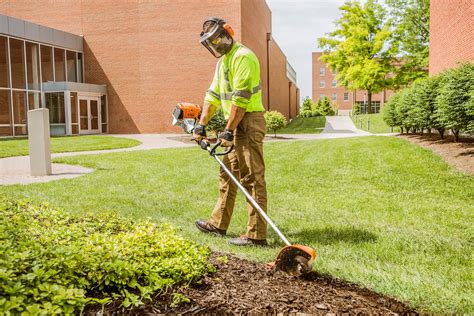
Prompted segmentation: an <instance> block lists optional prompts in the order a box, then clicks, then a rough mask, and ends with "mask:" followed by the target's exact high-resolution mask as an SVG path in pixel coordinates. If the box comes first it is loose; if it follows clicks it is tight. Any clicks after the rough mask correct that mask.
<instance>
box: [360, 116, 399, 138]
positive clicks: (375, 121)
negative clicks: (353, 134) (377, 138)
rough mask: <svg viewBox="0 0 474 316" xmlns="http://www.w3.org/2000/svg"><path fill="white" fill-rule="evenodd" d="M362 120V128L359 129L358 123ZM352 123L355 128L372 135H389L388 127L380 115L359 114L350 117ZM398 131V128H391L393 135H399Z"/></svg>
mask: <svg viewBox="0 0 474 316" xmlns="http://www.w3.org/2000/svg"><path fill="white" fill-rule="evenodd" d="M367 119H369V122H370V123H369V129H367ZM361 120H362V128H361V127H360V122H361ZM352 121H353V122H354V124H355V126H356V127H357V128H359V129H362V130H364V131H368V132H371V133H374V134H384V133H391V132H392V131H391V129H390V126H388V125H387V124H386V123H385V122H384V120H383V117H382V113H376V114H361V115H357V116H352ZM399 132H400V129H399V128H398V127H394V128H393V133H399Z"/></svg>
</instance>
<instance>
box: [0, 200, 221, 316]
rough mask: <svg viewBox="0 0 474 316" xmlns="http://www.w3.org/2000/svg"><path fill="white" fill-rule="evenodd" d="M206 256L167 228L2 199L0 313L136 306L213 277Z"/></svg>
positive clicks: (203, 251)
mask: <svg viewBox="0 0 474 316" xmlns="http://www.w3.org/2000/svg"><path fill="white" fill-rule="evenodd" d="M209 255H210V252H209V250H208V249H207V248H205V247H201V246H198V245H196V244H195V243H193V242H190V241H187V240H185V239H183V238H181V237H179V236H177V235H176V233H175V231H174V230H173V229H172V228H171V227H169V226H163V225H156V224H153V223H151V222H148V221H144V222H135V221H133V220H130V219H126V218H121V217H118V216H117V215H114V214H103V215H83V216H71V215H68V214H66V213H64V212H60V211H57V210H54V209H51V208H49V207H48V206H46V205H40V206H34V205H32V204H29V203H25V202H16V201H11V200H4V199H0V313H5V312H11V313H13V314H18V313H21V312H26V313H28V314H39V313H46V314H53V313H74V312H78V311H81V310H83V309H84V307H85V306H86V305H87V304H92V303H101V304H105V303H107V302H111V301H114V300H121V301H122V305H123V306H124V307H132V306H138V305H140V304H142V302H143V301H145V300H148V299H150V298H151V295H152V294H156V293H160V292H161V293H164V292H166V291H167V290H169V289H170V288H171V287H172V286H175V285H186V284H189V283H191V282H199V280H200V279H201V278H202V277H203V276H204V275H205V274H207V273H209V272H212V271H213V270H214V268H213V266H212V265H210V264H209V263H208V258H209Z"/></svg>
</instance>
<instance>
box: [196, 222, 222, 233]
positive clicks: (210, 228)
mask: <svg viewBox="0 0 474 316" xmlns="http://www.w3.org/2000/svg"><path fill="white" fill-rule="evenodd" d="M196 227H197V228H198V229H199V230H200V231H202V232H203V233H207V234H213V235H216V236H222V237H223V236H225V234H226V231H225V230H223V229H219V228H217V227H215V226H214V225H212V224H210V223H209V222H206V221H204V220H202V219H199V220H197V221H196Z"/></svg>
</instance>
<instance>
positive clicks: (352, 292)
mask: <svg viewBox="0 0 474 316" xmlns="http://www.w3.org/2000/svg"><path fill="white" fill-rule="evenodd" d="M211 262H212V263H213V264H214V265H216V266H217V272H216V273H215V274H213V275H209V276H207V277H206V278H205V279H204V281H203V283H202V284H201V285H195V286H191V287H188V288H183V289H180V290H179V292H180V293H182V294H184V295H185V296H186V297H188V298H189V299H190V300H191V302H190V303H185V304H181V305H179V306H178V307H177V308H171V307H170V301H171V296H170V295H165V296H159V297H156V298H155V299H154V301H153V302H150V303H148V304H146V305H143V306H141V307H140V308H139V309H136V310H134V311H128V312H126V311H124V310H123V309H121V308H119V307H117V306H109V307H106V308H105V312H106V313H107V314H140V315H152V314H160V313H161V314H264V313H265V314H278V313H284V314H296V313H308V314H320V315H335V314H343V313H348V314H365V315H367V314H384V315H387V314H392V315H393V314H417V312H416V311H415V310H413V309H411V308H410V307H408V306H407V305H405V304H403V303H401V302H399V301H397V300H395V299H393V298H390V297H386V296H383V295H380V294H376V293H374V292H372V291H369V290H367V289H362V288H360V287H358V286H356V285H354V284H350V283H347V282H343V281H340V280H337V279H334V278H331V277H330V276H327V275H321V274H318V273H316V272H313V273H311V274H309V275H306V276H305V277H299V278H297V277H291V276H289V275H287V274H285V273H283V272H275V271H273V270H271V269H269V268H267V267H266V266H265V265H263V264H259V263H255V262H251V261H247V260H243V259H239V258H237V257H234V256H231V255H225V258H224V255H222V254H213V256H212V258H211ZM96 311H97V309H89V310H88V311H87V314H92V313H94V314H95V312H96Z"/></svg>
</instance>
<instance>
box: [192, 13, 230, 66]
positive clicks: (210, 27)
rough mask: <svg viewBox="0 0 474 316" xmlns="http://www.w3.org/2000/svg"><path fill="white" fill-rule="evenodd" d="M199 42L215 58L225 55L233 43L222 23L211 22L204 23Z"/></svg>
mask: <svg viewBox="0 0 474 316" xmlns="http://www.w3.org/2000/svg"><path fill="white" fill-rule="evenodd" d="M220 21H222V20H220ZM222 22H223V21H222ZM199 41H200V43H201V44H202V45H203V46H204V47H206V48H207V50H208V51H209V52H210V53H211V54H212V55H213V56H214V57H216V58H219V57H221V56H222V55H225V54H227V53H228V52H229V51H230V50H231V48H232V44H233V43H234V40H233V39H232V36H230V35H229V33H228V32H227V31H226V30H225V29H224V27H223V26H222V23H219V22H216V21H213V20H208V21H206V22H204V25H203V31H202V32H201V36H200V39H199Z"/></svg>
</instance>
